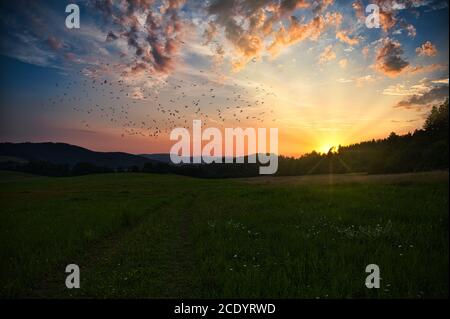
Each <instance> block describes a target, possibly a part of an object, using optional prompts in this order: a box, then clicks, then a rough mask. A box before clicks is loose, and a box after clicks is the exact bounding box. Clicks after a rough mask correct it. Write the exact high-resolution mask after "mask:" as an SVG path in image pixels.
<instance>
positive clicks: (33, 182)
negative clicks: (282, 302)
mask: <svg viewBox="0 0 450 319" xmlns="http://www.w3.org/2000/svg"><path fill="white" fill-rule="evenodd" d="M448 191H449V189H448V172H437V173H425V174H417V175H414V174H407V175H392V176H384V177H380V176H358V177H356V178H355V176H347V177H345V176H339V177H337V176H333V177H330V176H322V177H320V176H315V177H301V178H289V177H288V178H276V179H267V178H264V179H247V180H201V179H194V178H188V177H181V176H173V175H151V174H137V173H136V174H132V173H130V174H127V173H123V174H104V175H90V176H82V177H71V178H49V177H37V176H31V175H26V174H20V173H12V172H0V203H1V204H0V205H1V206H0V208H1V210H0V297H7V298H14V297H57V298H67V297H89V298H90V297H95V298H105V297H113V298H172V297H173V298H175V297H184V298H186V297H192V298H194V297H199V298H221V297H249V298H253V297H263V298H264V297H273V298H278V297H286V298H430V297H448V272H449V270H448V267H449V264H448V261H449V241H448V240H449V233H448V207H449V206H448ZM70 263H75V264H77V265H79V266H80V269H81V289H72V290H69V289H66V288H65V284H64V282H65V276H66V274H65V272H64V270H65V267H66V265H67V264H70ZM371 263H375V264H377V265H378V266H379V267H380V270H381V277H382V281H381V288H380V289H371V290H369V289H367V288H366V287H365V284H364V283H365V278H366V276H367V275H368V274H366V273H365V267H366V265H368V264H371Z"/></svg>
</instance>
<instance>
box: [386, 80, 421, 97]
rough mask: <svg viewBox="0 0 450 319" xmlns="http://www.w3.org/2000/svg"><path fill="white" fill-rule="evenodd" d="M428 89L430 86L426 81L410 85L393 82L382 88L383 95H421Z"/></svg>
mask: <svg viewBox="0 0 450 319" xmlns="http://www.w3.org/2000/svg"><path fill="white" fill-rule="evenodd" d="M429 90H430V87H429V86H428V85H427V84H426V83H419V84H416V85H412V86H407V85H405V84H400V83H398V84H394V85H390V86H389V87H387V88H386V89H384V90H383V95H391V96H411V95H422V94H424V93H426V92H428V91H429Z"/></svg>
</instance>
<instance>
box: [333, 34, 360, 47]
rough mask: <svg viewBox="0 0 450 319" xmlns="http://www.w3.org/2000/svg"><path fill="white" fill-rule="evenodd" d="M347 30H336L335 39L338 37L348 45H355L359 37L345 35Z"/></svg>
mask: <svg viewBox="0 0 450 319" xmlns="http://www.w3.org/2000/svg"><path fill="white" fill-rule="evenodd" d="M347 33H348V32H347V31H338V32H336V39H339V40H340V41H341V42H343V43H347V44H348V45H351V46H353V45H357V44H358V43H359V39H356V38H353V39H352V38H350V37H349V36H348V35H347Z"/></svg>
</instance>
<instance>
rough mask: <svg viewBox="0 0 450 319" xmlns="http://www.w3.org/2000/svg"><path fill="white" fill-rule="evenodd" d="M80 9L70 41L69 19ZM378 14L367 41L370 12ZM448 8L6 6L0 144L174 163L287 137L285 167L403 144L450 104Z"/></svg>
mask: <svg viewBox="0 0 450 319" xmlns="http://www.w3.org/2000/svg"><path fill="white" fill-rule="evenodd" d="M70 3H74V4H77V5H78V6H79V8H80V28H72V29H69V28H67V27H66V24H65V20H66V17H67V15H68V13H66V12H65V9H66V6H67V5H68V4H70ZM369 4H376V5H377V6H378V7H379V8H380V11H379V18H380V26H379V28H368V27H367V25H366V23H365V21H366V16H367V15H369V14H368V13H366V12H365V9H366V7H367V5H369ZM448 10H449V9H448V1H442V0H398V1H391V0H370V1H359V0H356V1H347V0H334V1H333V0H210V1H196V0H186V1H184V0H134V1H114V0H102V1H95V0H92V1H87V0H84V1H83V0H79V1H75V0H72V1H61V0H54V1H33V2H31V1H23V0H15V1H8V2H6V1H2V2H1V4H0V18H1V20H0V27H1V31H0V32H1V39H0V68H1V73H0V141H3V142H6V141H8V142H26V141H30V142H47V141H52V142H65V143H70V144H76V145H79V146H83V147H87V148H89V149H92V150H97V151H124V152H130V153H136V154H141V153H168V152H169V151H170V148H171V146H172V145H173V144H174V142H173V141H170V139H169V135H170V132H171V130H172V129H173V128H176V127H186V128H190V127H191V126H192V121H193V120H195V119H200V120H202V124H203V125H204V127H205V128H206V127H217V128H219V129H221V130H223V129H224V128H226V127H230V128H235V127H242V128H247V127H252V128H278V130H279V146H278V149H279V154H282V155H286V156H300V155H302V154H305V153H308V152H311V151H312V150H317V151H320V152H326V151H327V150H328V149H329V148H330V147H332V146H338V145H348V144H352V143H357V142H360V141H364V140H371V139H377V138H383V137H386V136H387V135H389V133H390V132H395V133H397V134H405V133H408V132H413V131H414V130H416V129H419V128H421V127H422V125H423V122H424V119H425V117H426V115H427V114H428V112H429V111H430V109H431V107H432V106H433V105H437V104H439V103H441V102H442V101H443V100H444V99H445V98H447V97H448V94H449V93H448V85H449V84H448V83H449V81H448V77H449V75H448V63H449V61H448V60H449V58H448V56H449V51H448V50H449V48H448V36H449V29H448V28H449V23H448V16H449V12H448Z"/></svg>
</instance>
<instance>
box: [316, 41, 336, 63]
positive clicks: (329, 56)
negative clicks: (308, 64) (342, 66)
mask: <svg viewBox="0 0 450 319" xmlns="http://www.w3.org/2000/svg"><path fill="white" fill-rule="evenodd" d="M334 59H336V53H334V51H333V46H332V45H331V44H330V45H329V46H327V47H326V48H325V49H324V50H323V52H322V53H321V54H320V56H319V63H320V64H325V63H327V62H329V61H332V60H334Z"/></svg>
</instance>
